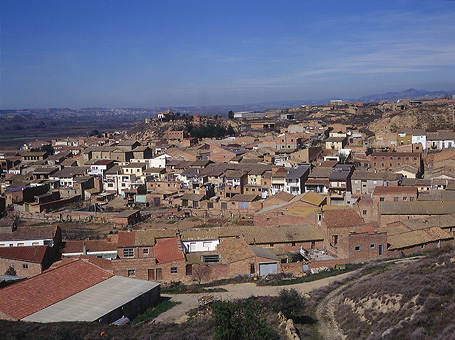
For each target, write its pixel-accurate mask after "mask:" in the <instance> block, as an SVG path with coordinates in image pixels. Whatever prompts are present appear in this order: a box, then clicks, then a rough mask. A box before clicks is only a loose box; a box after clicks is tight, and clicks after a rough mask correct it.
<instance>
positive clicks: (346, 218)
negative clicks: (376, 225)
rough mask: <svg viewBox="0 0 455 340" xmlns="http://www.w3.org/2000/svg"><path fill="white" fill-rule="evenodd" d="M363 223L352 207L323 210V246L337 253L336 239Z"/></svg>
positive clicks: (346, 234)
mask: <svg viewBox="0 0 455 340" xmlns="http://www.w3.org/2000/svg"><path fill="white" fill-rule="evenodd" d="M363 225H365V222H364V221H363V219H362V218H361V217H360V216H359V214H357V213H356V211H355V210H354V209H331V210H326V211H323V213H322V220H321V230H322V234H323V236H324V246H325V248H326V249H328V250H329V251H332V252H334V253H337V248H338V240H339V239H340V238H342V237H346V236H348V235H349V234H350V233H351V232H352V230H353V229H354V228H356V227H360V226H363Z"/></svg>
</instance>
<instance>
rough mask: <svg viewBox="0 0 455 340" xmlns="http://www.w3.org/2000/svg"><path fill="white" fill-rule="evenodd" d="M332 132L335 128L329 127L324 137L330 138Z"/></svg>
mask: <svg viewBox="0 0 455 340" xmlns="http://www.w3.org/2000/svg"><path fill="white" fill-rule="evenodd" d="M332 130H333V127H329V128H328V129H327V130H325V131H324V135H325V136H326V137H329V136H330V132H332Z"/></svg>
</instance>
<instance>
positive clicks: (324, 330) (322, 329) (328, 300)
mask: <svg viewBox="0 0 455 340" xmlns="http://www.w3.org/2000/svg"><path fill="white" fill-rule="evenodd" d="M345 288H346V286H345V285H343V286H341V287H338V288H337V289H335V290H334V291H332V292H330V293H329V294H328V295H327V296H326V297H325V298H323V299H322V301H321V302H320V303H319V304H318V307H317V308H316V319H317V320H318V332H319V335H320V336H321V337H322V339H325V340H344V339H346V336H345V335H344V334H343V332H342V331H341V329H340V327H339V326H338V323H337V322H336V320H335V307H336V306H337V305H338V304H339V302H340V300H341V292H342V291H343V290H344V289H345Z"/></svg>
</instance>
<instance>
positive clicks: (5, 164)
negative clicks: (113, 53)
mask: <svg viewBox="0 0 455 340" xmlns="http://www.w3.org/2000/svg"><path fill="white" fill-rule="evenodd" d="M334 105H335V104H334ZM164 118H165V116H164V117H162V118H160V119H164ZM255 124H257V128H258V129H259V130H260V129H264V130H265V129H268V127H265V125H262V126H261V124H259V123H255ZM264 124H265V123H264ZM310 125H311V124H310ZM308 129H309V125H308V124H306V125H305V126H303V125H302V126H300V127H299V125H297V124H294V125H289V127H288V129H287V131H283V132H281V133H277V134H273V133H268V132H267V133H266V132H264V136H263V137H261V138H257V137H250V136H243V137H237V138H227V139H223V140H203V141H198V140H188V139H186V138H184V134H183V131H175V130H172V129H169V130H168V131H167V132H166V134H165V135H166V137H167V140H165V141H149V140H140V141H137V140H128V139H125V138H123V139H120V138H117V137H116V138H114V139H112V138H107V137H103V138H99V137H90V138H86V139H70V138H67V139H63V140H55V141H53V142H52V146H53V148H54V149H55V154H53V155H50V154H48V152H46V151H31V150H30V148H28V149H25V150H14V151H5V152H1V153H0V167H1V171H2V178H1V182H0V190H1V191H0V193H1V196H0V217H1V216H4V217H3V218H0V274H1V273H6V272H7V271H10V272H11V270H14V272H15V273H16V275H17V276H18V277H28V278H30V279H28V280H25V281H23V282H22V283H21V282H19V283H15V284H14V285H12V286H8V287H7V289H13V288H12V287H15V286H17V285H20V284H22V285H24V286H26V285H27V284H31V283H30V282H32V281H30V280H31V279H33V278H35V277H36V278H39V280H42V279H41V278H42V277H43V275H47V277H53V276H52V275H57V276H59V275H63V274H62V273H63V271H64V270H65V269H64V268H67V269H68V270H75V271H76V272H77V270H82V269H81V268H82V267H84V268H85V267H86V268H91V269H87V270H93V271H94V272H96V271H97V270H98V269H102V271H101V272H97V273H95V274H94V277H99V278H100V279H99V281H96V282H91V283H87V285H88V286H90V285H91V284H92V286H93V285H94V286H96V285H98V284H102V283H103V282H105V281H106V282H108V281H109V280H111V279H113V278H118V277H120V278H123V279H132V280H133V281H131V282H136V281H137V280H143V281H150V282H157V283H170V282H178V281H179V282H183V283H201V282H207V281H211V280H215V279H221V278H233V277H236V276H239V275H242V276H255V277H256V276H267V275H269V274H278V273H291V274H294V275H300V274H303V273H305V272H306V271H308V270H310V269H312V268H319V267H335V266H337V265H343V264H345V263H355V262H366V261H371V260H377V259H384V258H387V257H396V256H402V255H408V254H413V253H417V252H421V251H424V250H432V249H438V248H441V247H445V246H453V245H454V230H453V228H455V151H454V149H453V146H454V141H453V133H452V132H449V131H440V132H438V133H434V134H432V133H425V132H424V131H399V132H398V133H397V143H396V144H397V146H396V148H395V150H392V151H379V150H378V151H374V150H372V152H365V151H366V147H365V143H364V141H365V139H364V138H363V134H362V133H360V132H355V131H348V130H347V129H346V127H340V126H336V128H335V129H333V130H331V131H330V130H326V131H325V133H324V130H323V131H322V133H321V132H320V130H319V129H320V127H318V126H317V124H316V125H315V126H314V129H316V131H313V132H312V133H308ZM343 131H344V132H343ZM437 141H438V142H437ZM37 143H38V142H37ZM43 145H45V144H44V142H42V143H41V146H43ZM38 146H39V145H33V146H31V147H33V150H36V147H38ZM115 197H122V198H123V200H122V201H123V203H124V206H123V208H122V211H109V210H107V209H104V208H103V207H105V206H106V204H108V203H109V202H110V201H111V200H112V199H113V198H115ZM81 202H84V203H86V204H85V206H88V207H94V211H89V210H87V209H86V210H83V209H80V206H79V208H78V209H76V208H75V206H76V205H77V204H78V203H81ZM148 217H153V218H157V219H176V218H178V219H182V220H183V222H184V221H185V218H187V217H193V218H199V219H200V220H201V221H208V220H210V219H217V218H218V219H229V221H230V222H229V223H227V224H226V225H211V224H209V223H201V225H200V226H199V227H195V228H185V229H182V228H172V225H169V226H168V227H167V228H164V229H163V228H162V227H161V228H159V227H154V226H153V223H151V224H150V223H148V224H146V225H145V224H140V222H142V221H144V220H146V219H147V218H148ZM17 218H22V219H29V220H30V219H31V220H33V219H35V220H37V221H46V222H49V223H50V225H48V226H29V227H17V226H16V220H17ZM65 220H79V221H93V222H97V223H105V224H107V225H112V226H115V227H124V228H123V230H121V231H119V232H118V233H111V234H109V237H108V238H107V239H102V240H83V241H70V240H62V236H61V235H62V234H61V228H60V226H59V223H61V222H62V221H65ZM138 223H139V224H138ZM136 225H137V226H138V227H136ZM117 230H118V229H117ZM87 266H90V267H87ZM79 267H80V268H79ZM72 268H76V269H72ZM93 268H95V269H93ZM9 279H11V278H9ZM115 280H118V284H125V282H123V281H122V280H121V279H115ZM111 281H112V280H111ZM5 282H6V281H5ZM27 282H28V283H27ZM37 282H38V281H37ZM39 282H41V281H39ZM39 284H43V283H39ZM106 284H107V283H106ZM135 284H136V283H135ZM137 285H139V284H137ZM88 286H87V287H88ZM92 286H90V287H92ZM133 286H134V285H133ZM139 286H140V285H139ZM81 287H82V286H81ZM84 287H85V286H84ZM140 287H143V289H145V290H141V289H142V288H141V289H139V288H138V289H139V290H138V292H140V294H142V295H141V296H143V298H144V299H149V300H150V299H153V296H155V295H156V293H153V294H152V293H149V290H147V289H150V291H151V290H153V289H155V286H153V287H152V286H140ZM83 289H86V288H83ZM93 289H95V290H96V289H97V288H96V287H95V288H93ZM79 292H82V290H78V288H77V289H76V288H75V290H74V293H79ZM5 294H6V293H5ZM8 294H12V293H8ZM150 294H151V295H150ZM154 294H155V295H154ZM0 295H2V290H0ZM63 295H64V294H63ZM5 296H6V295H5ZM132 296H133V295H132ZM66 298H68V296H67V297H66ZM66 298H65V299H66ZM135 298H137V295H135ZM0 300H2V299H0ZM5 301H9V300H5ZM54 302H55V304H57V303H59V302H58V301H54ZM54 302H53V303H50V304H49V305H47V306H44V307H43V306H41V309H43V310H46V309H44V308H49V309H48V311H49V313H51V312H53V311H58V308H57V307H58V306H57V307H56V306H54ZM4 304H5V303H4ZM122 306H124V305H122ZM54 307H55V308H54ZM2 308H3V307H2V306H1V303H0V315H3V314H2V313H4V314H7V315H9V318H10V319H12V320H22V319H23V320H26V319H27V320H30V321H35V320H38V321H39V320H42V319H40V318H41V317H43V315H44V314H43V313H41V314H40V312H39V311H38V310H30V311H29V312H27V313H28V314H27V313H25V312H24V313H22V314H21V313H18V314H17V315H16V314H14V313H15V312H14V311H5V310H3V309H2ZM5 308H6V307H5ZM114 310H115V312H114ZM11 313H13V314H11ZM109 313H110V314H109ZM109 313H107V312H106V315H110V316H109V317H107V316H106V317H104V316H103V315H96V316H94V317H93V320H95V319H99V320H104V321H103V322H108V320H109V321H111V320H112V319H114V318H115V317H117V314H118V310H117V309H115V308H114V309H112V310H111V311H110V312H109ZM51 314H52V313H51ZM51 314H49V315H51ZM90 317H92V316H90ZM103 318H104V319H103ZM68 320H70V318H69V319H68Z"/></svg>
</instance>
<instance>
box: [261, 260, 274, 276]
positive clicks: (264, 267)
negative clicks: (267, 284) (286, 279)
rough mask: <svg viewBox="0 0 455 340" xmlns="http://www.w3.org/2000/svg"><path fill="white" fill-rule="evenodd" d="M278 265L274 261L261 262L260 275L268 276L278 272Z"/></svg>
mask: <svg viewBox="0 0 455 340" xmlns="http://www.w3.org/2000/svg"><path fill="white" fill-rule="evenodd" d="M277 267H278V265H277V263H276V262H273V263H260V264H259V275H260V276H267V275H269V274H276V273H277V272H278V268H277Z"/></svg>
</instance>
